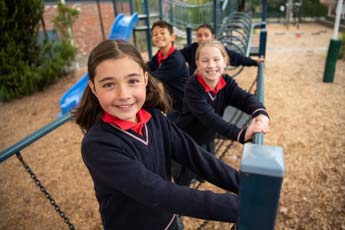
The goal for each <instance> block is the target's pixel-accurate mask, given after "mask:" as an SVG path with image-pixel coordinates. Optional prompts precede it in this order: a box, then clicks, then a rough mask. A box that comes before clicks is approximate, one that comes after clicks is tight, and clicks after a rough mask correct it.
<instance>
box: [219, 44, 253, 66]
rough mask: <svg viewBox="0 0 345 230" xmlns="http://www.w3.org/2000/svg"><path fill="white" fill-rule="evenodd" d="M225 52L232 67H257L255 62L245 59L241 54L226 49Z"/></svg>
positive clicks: (248, 58)
mask: <svg viewBox="0 0 345 230" xmlns="http://www.w3.org/2000/svg"><path fill="white" fill-rule="evenodd" d="M226 51H227V53H228V55H229V58H230V65H232V66H241V65H242V66H257V65H258V63H257V61H256V60H254V59H251V58H250V57H246V56H244V55H242V54H239V53H236V52H235V51H233V50H230V49H228V48H226Z"/></svg>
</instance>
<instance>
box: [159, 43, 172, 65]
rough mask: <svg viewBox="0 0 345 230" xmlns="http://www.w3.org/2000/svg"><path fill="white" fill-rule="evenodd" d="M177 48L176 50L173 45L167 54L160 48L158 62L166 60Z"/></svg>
mask: <svg viewBox="0 0 345 230" xmlns="http://www.w3.org/2000/svg"><path fill="white" fill-rule="evenodd" d="M175 50H176V48H175V46H174V45H172V46H171V48H170V50H169V52H168V54H167V55H166V56H163V54H162V51H160V50H158V52H157V60H158V64H161V63H162V61H164V60H165V59H166V58H167V57H169V56H170V55H171V54H172V53H173V52H174V51H175Z"/></svg>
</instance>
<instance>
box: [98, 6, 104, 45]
mask: <svg viewBox="0 0 345 230" xmlns="http://www.w3.org/2000/svg"><path fill="white" fill-rule="evenodd" d="M97 9H98V16H99V23H100V25H101V31H102V38H103V40H105V34H104V26H103V19H102V12H101V6H100V3H99V0H97Z"/></svg>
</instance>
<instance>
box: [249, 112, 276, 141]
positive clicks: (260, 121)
mask: <svg viewBox="0 0 345 230" xmlns="http://www.w3.org/2000/svg"><path fill="white" fill-rule="evenodd" d="M269 122H270V119H269V118H268V117H267V116H265V115H263V114H260V115H259V116H257V117H255V118H253V120H252V121H251V122H250V124H249V126H248V128H247V131H246V134H245V136H244V139H245V141H248V140H250V139H252V138H253V136H254V134H255V133H267V132H268V131H269Z"/></svg>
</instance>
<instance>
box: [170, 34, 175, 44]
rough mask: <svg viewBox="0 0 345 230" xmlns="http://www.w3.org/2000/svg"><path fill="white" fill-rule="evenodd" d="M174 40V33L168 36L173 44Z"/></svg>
mask: <svg viewBox="0 0 345 230" xmlns="http://www.w3.org/2000/svg"><path fill="white" fill-rule="evenodd" d="M175 39H176V35H175V34H174V33H172V34H171V35H170V40H171V41H172V42H173V41H175Z"/></svg>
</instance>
